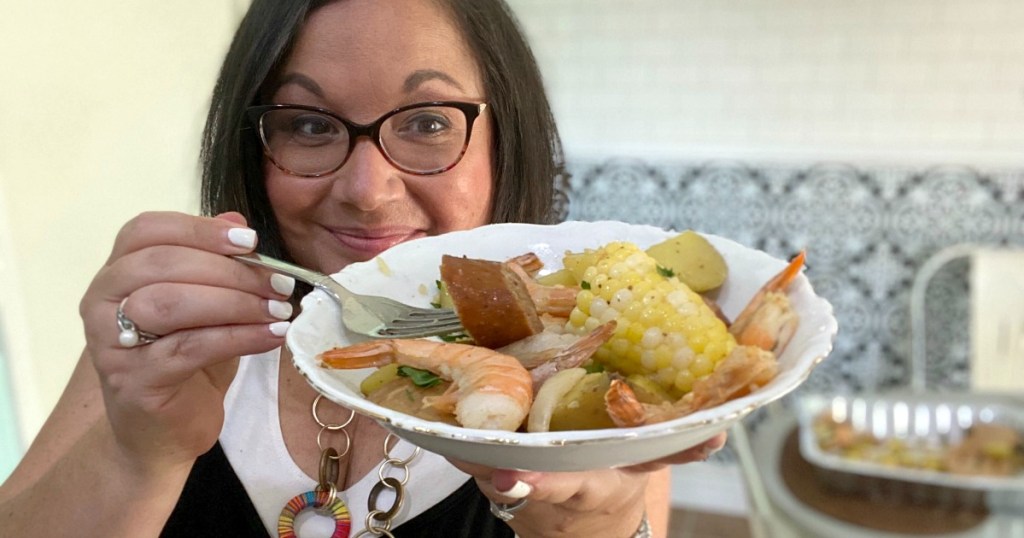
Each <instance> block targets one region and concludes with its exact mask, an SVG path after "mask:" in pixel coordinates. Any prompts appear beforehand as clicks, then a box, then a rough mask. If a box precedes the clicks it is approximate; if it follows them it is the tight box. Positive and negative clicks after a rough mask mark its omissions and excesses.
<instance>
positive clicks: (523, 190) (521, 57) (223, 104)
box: [201, 0, 567, 258]
mask: <svg viewBox="0 0 1024 538" xmlns="http://www.w3.org/2000/svg"><path fill="white" fill-rule="evenodd" d="M438 2H439V4H440V5H442V6H444V8H445V9H446V11H447V12H448V13H449V14H450V16H451V17H452V20H453V22H454V23H455V25H456V27H457V28H458V29H459V30H460V31H461V33H462V35H463V36H464V39H465V40H466V43H467V45H468V48H469V50H470V52H471V53H472V54H473V55H474V56H475V59H476V62H477V65H478V67H479V70H480V73H481V74H482V77H483V83H484V91H485V92H486V98H487V102H488V103H489V107H490V112H489V113H490V114H491V118H492V124H493V125H494V141H493V143H494V155H495V158H494V171H493V172H494V182H495V185H494V188H495V196H494V208H493V211H492V215H491V222H529V223H550V222H554V221H557V220H561V219H562V218H564V216H565V215H564V214H565V206H566V204H565V197H564V189H565V186H566V185H565V183H566V181H567V177H566V175H565V173H564V166H563V156H562V148H561V142H560V140H559V137H558V131H557V129H556V127H555V122H554V119H553V117H552V114H551V108H550V105H549V104H548V100H547V97H546V95H545V92H544V85H543V81H542V80H541V75H540V70H539V69H538V68H537V62H536V60H535V59H534V57H533V53H532V52H531V50H530V48H529V45H528V44H527V42H526V39H525V37H524V35H523V33H522V30H521V29H520V27H519V23H518V21H517V20H516V18H515V15H514V14H513V13H512V12H511V10H510V9H509V7H508V6H507V5H506V4H505V3H504V1H503V0H438ZM327 3H329V2H326V1H323V0H306V1H297V0H289V1H287V2H282V1H280V0H254V1H253V2H252V5H251V6H250V8H249V10H248V12H247V13H246V15H245V17H244V18H243V20H242V22H241V24H240V25H239V27H238V30H237V32H236V33H235V36H234V39H233V40H232V42H231V47H230V48H229V50H228V53H227V56H226V57H225V59H224V64H223V66H222V67H221V71H220V75H219V76H218V79H217V83H216V86H215V87H214V90H213V98H212V102H211V105H210V112H209V115H208V116H207V120H206V128H205V130H204V132H203V145H202V153H201V157H202V165H203V181H202V210H203V213H204V214H207V215H215V214H218V213H222V212H225V211H238V212H240V213H242V214H243V215H245V216H246V218H247V219H248V220H249V225H250V226H251V227H253V228H254V229H255V230H256V231H257V232H258V233H259V235H260V250H261V251H262V252H264V253H266V254H269V255H272V256H278V257H283V258H288V257H289V256H288V253H287V251H286V250H285V248H284V243H283V241H282V239H281V236H280V232H279V230H278V227H277V222H276V221H275V219H274V214H273V211H272V209H271V207H270V201H269V199H268V197H267V193H266V186H265V182H264V177H263V166H262V153H261V149H260V145H259V140H258V138H257V135H256V132H255V131H254V130H253V129H252V128H251V126H250V125H249V124H248V123H247V120H246V117H245V109H246V108H247V107H249V106H252V105H255V104H261V103H260V98H261V95H262V92H263V91H264V89H265V88H267V87H268V86H269V85H271V84H272V83H273V79H274V76H275V74H276V72H277V69H279V68H280V66H281V65H282V64H283V63H284V61H285V60H286V59H287V57H288V55H289V53H290V51H291V47H292V44H293V43H294V41H295V39H296V36H297V35H298V33H299V32H300V31H301V29H302V26H303V23H304V22H305V21H306V19H307V17H308V16H309V15H310V13H312V12H313V11H315V10H316V9H318V8H320V7H322V6H323V5H325V4H327Z"/></svg>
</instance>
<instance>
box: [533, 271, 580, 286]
mask: <svg viewBox="0 0 1024 538" xmlns="http://www.w3.org/2000/svg"><path fill="white" fill-rule="evenodd" d="M537 282H538V283H540V284H541V285H544V286H576V285H577V284H579V282H577V281H576V277H574V276H573V274H572V271H570V270H568V269H559V270H557V271H555V272H554V273H549V274H546V275H544V276H541V277H537Z"/></svg>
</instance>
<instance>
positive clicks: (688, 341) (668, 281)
mask: <svg viewBox="0 0 1024 538" xmlns="http://www.w3.org/2000/svg"><path fill="white" fill-rule="evenodd" d="M580 260H581V258H579V259H574V260H573V261H574V262H575V263H577V265H576V266H574V267H573V271H574V274H577V275H583V276H584V277H585V278H584V279H583V280H582V282H581V286H582V287H583V288H585V289H584V291H582V292H580V293H579V294H578V295H577V302H576V308H575V309H574V310H573V312H572V314H571V315H570V317H569V322H568V324H567V328H569V329H570V330H574V331H576V332H584V331H587V330H590V329H591V328H592V327H595V326H597V324H600V323H604V322H607V321H609V320H610V319H615V320H616V321H617V322H618V323H619V324H620V326H619V327H617V329H616V331H615V333H614V334H613V335H612V337H611V339H610V340H609V341H608V342H606V343H605V344H604V346H603V347H602V349H601V350H600V351H599V352H598V353H596V354H595V356H594V358H595V360H596V361H598V362H600V363H602V364H603V365H604V366H605V367H606V368H608V369H610V370H614V371H617V372H620V373H623V374H626V375H631V374H642V375H644V376H646V377H647V378H649V379H651V380H653V381H654V382H656V383H657V384H658V385H659V386H661V387H662V388H664V389H665V390H667V391H669V392H670V393H672V394H673V395H674V396H677V397H678V396H681V395H682V394H685V393H687V392H689V391H690V390H691V389H692V387H693V383H694V382H695V381H696V380H698V379H701V378H703V377H705V376H707V375H708V374H710V373H711V372H712V371H713V370H714V368H715V365H716V364H718V363H719V362H721V360H722V359H724V358H725V357H726V356H727V355H728V354H729V353H730V352H731V351H732V349H733V348H734V347H735V346H736V341H735V339H733V337H732V335H730V334H729V331H728V328H727V327H726V326H725V323H724V322H722V321H721V320H720V319H718V317H717V316H715V314H714V312H712V311H711V309H710V308H709V307H708V306H707V305H706V304H705V303H704V300H703V299H702V298H701V297H700V295H698V294H697V293H695V292H693V291H692V290H690V289H689V288H688V287H686V285H685V284H683V283H682V282H680V281H679V280H678V279H677V278H675V277H666V276H665V275H663V274H661V273H659V272H658V269H657V262H655V261H654V259H653V258H651V257H650V256H648V255H647V254H646V253H644V251H643V250H641V249H640V248H639V247H638V246H636V245H634V244H631V243H625V242H614V243H609V244H607V245H605V246H604V247H601V248H599V249H596V250H594V251H587V257H586V260H587V262H588V263H590V265H589V266H587V267H585V268H584V267H580V266H579V262H580ZM583 282H585V283H586V284H583ZM587 288H589V289H587Z"/></svg>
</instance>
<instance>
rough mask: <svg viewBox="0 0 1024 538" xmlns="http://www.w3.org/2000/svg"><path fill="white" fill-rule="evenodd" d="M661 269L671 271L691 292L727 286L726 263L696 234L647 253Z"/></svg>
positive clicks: (688, 233) (692, 233)
mask: <svg viewBox="0 0 1024 538" xmlns="http://www.w3.org/2000/svg"><path fill="white" fill-rule="evenodd" d="M647 254H648V255H650V256H651V257H652V258H654V259H655V260H656V261H657V262H658V265H660V266H662V267H665V268H668V269H671V270H672V272H673V273H675V275H676V277H678V278H679V280H680V281H681V282H682V283H683V284H686V285H687V286H689V287H690V289H691V290H693V291H695V292H697V293H701V292H705V291H709V290H713V289H715V288H717V287H719V286H721V285H722V283H723V282H725V278H726V277H727V276H728V275H729V269H728V267H727V266H726V264H725V259H723V258H722V255H721V254H719V252H718V250H716V249H715V247H714V246H712V245H711V243H709V242H708V240H707V239H705V238H704V237H703V236H701V235H700V234H698V233H697V232H694V231H692V230H687V231H685V232H683V233H681V234H679V235H677V236H675V237H673V238H671V239H667V240H665V241H662V242H661V243H658V244H657V245H654V246H652V247H650V248H648V249H647Z"/></svg>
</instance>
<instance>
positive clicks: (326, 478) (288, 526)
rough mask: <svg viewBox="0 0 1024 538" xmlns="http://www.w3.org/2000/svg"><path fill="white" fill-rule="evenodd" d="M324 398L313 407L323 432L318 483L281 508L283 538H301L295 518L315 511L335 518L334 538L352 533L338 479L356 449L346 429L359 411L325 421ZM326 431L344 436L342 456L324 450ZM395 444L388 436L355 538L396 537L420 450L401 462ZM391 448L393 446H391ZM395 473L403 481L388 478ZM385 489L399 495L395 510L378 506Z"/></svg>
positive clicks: (279, 523)
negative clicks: (344, 460)
mask: <svg viewBox="0 0 1024 538" xmlns="http://www.w3.org/2000/svg"><path fill="white" fill-rule="evenodd" d="M322 397H323V396H322V395H320V394H318V395H317V396H316V398H314V399H313V405H312V415H313V420H314V421H316V423H317V425H318V426H320V431H319V432H318V433H317V434H316V446H317V448H319V449H320V469H319V473H318V477H317V478H318V479H317V484H316V486H314V487H313V489H312V490H310V491H307V492H305V493H301V494H299V495H296V496H295V497H292V499H291V500H289V501H288V502H287V503H286V504H285V505H284V508H282V509H281V515H280V516H278V519H277V534H278V537H279V538H298V537H297V535H296V534H295V518H296V517H297V516H298V515H299V514H300V513H302V512H304V511H306V510H308V509H311V508H312V509H313V510H314V511H316V513H318V514H320V515H322V516H326V517H330V518H332V519H334V534H332V535H331V538H348V536H349V533H350V532H351V530H352V521H351V518H350V516H349V511H348V506H346V505H345V503H344V501H342V500H341V499H339V498H338V476H339V472H340V462H341V459H342V458H344V457H345V456H347V455H348V453H349V450H350V449H351V448H352V437H351V436H350V435H349V433H348V430H347V429H346V428H347V427H348V425H349V424H351V423H352V420H353V419H354V418H355V415H356V414H355V411H353V410H349V416H348V418H347V419H345V421H344V422H341V423H339V424H331V423H327V422H324V421H323V420H321V419H320V416H319V415H318V413H317V405H318V404H319V403H320V399H321V398H322ZM326 431H332V432H341V433H342V434H343V435H344V438H345V447H344V449H343V450H342V451H341V452H340V453H339V452H338V451H337V449H335V448H334V447H332V446H328V447H326V448H325V447H324V442H323V435H324V432H326ZM391 441H395V443H394V444H395V445H397V444H398V443H397V441H398V437H396V436H394V435H393V434H391V433H388V435H387V437H386V438H385V439H384V461H382V462H381V463H380V465H379V466H378V467H377V477H378V478H379V480H378V481H377V483H376V484H374V485H373V489H371V490H370V495H369V497H368V499H367V510H368V512H369V513H368V514H367V515H366V521H365V525H364V526H365V528H364V529H363V530H361V531H359V533H358V534H356V535H355V536H354V537H353V538H362V537H364V536H376V537H380V536H386V537H388V538H394V535H392V534H391V524H392V522H393V520H394V518H395V516H397V515H398V512H399V510H401V509H402V503H403V502H404V501H405V485H406V484H407V483H408V482H409V474H410V473H409V464H410V463H412V461H413V460H414V459H415V458H416V456H418V455H419V453H420V448H419V447H416V449H415V450H414V451H413V453H412V455H410V456H409V457H408V458H405V459H400V458H396V457H393V456H391V450H392V449H393V448H394V445H391ZM389 445H391V446H390V447H389ZM391 470H396V471H398V472H399V473H400V474H401V476H402V479H401V480H399V479H397V478H394V477H391V476H387V474H388V471H391ZM385 489H390V490H393V491H394V495H395V498H394V500H393V501H392V503H391V507H389V508H388V509H387V510H383V509H381V508H380V507H378V506H377V502H378V500H379V498H380V494H381V493H383V492H384V490H385Z"/></svg>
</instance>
